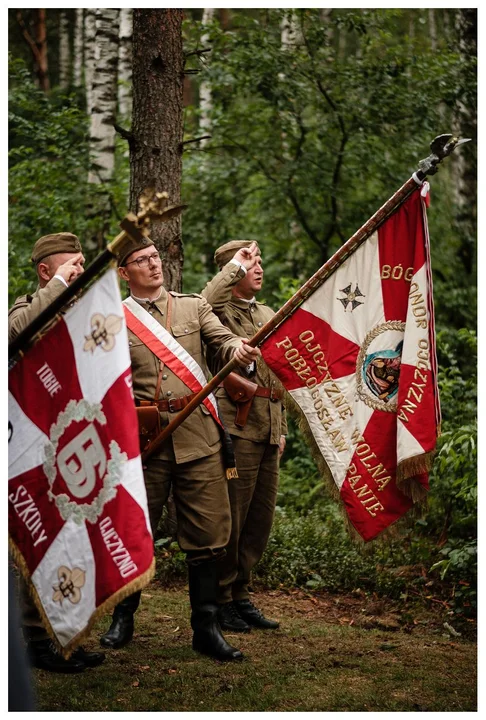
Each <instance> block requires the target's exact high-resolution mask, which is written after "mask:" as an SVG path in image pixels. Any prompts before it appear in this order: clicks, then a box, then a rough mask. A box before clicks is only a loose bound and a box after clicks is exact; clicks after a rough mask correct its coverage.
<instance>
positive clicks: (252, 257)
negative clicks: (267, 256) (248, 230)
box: [233, 242, 260, 270]
mask: <svg viewBox="0 0 486 720" xmlns="http://www.w3.org/2000/svg"><path fill="white" fill-rule="evenodd" d="M258 257H260V248H259V247H258V245H257V244H256V242H252V244H251V245H250V247H247V248H246V247H245V248H240V249H239V250H238V252H237V253H235V255H234V256H233V260H237V261H238V262H240V263H241V264H242V265H243V266H244V267H245V268H246V270H250V269H251V268H252V267H253V265H255V263H256V261H257V258H258Z"/></svg>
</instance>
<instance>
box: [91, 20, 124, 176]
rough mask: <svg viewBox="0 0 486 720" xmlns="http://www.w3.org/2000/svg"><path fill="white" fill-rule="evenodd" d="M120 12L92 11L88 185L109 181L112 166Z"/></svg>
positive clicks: (113, 164)
mask: <svg viewBox="0 0 486 720" xmlns="http://www.w3.org/2000/svg"><path fill="white" fill-rule="evenodd" d="M119 13H120V11H119V10H117V9H113V8H104V9H102V10H96V38H95V69H94V73H93V95H92V110H91V123H90V172H89V176H88V182H90V183H102V182H106V181H107V180H111V178H112V176H113V169H114V167H115V128H114V124H115V118H116V100H117V65H118V30H119Z"/></svg>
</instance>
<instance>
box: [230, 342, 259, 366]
mask: <svg viewBox="0 0 486 720" xmlns="http://www.w3.org/2000/svg"><path fill="white" fill-rule="evenodd" d="M249 342H250V341H249V340H247V339H246V338H241V345H240V347H239V348H236V350H235V353H234V355H233V357H234V358H235V359H236V360H237V362H238V365H239V366H240V367H246V366H247V365H249V364H250V363H252V362H255V360H256V359H257V357H258V356H259V355H261V352H260V350H259V348H254V347H252V346H251V345H248V343H249Z"/></svg>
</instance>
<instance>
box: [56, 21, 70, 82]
mask: <svg viewBox="0 0 486 720" xmlns="http://www.w3.org/2000/svg"><path fill="white" fill-rule="evenodd" d="M70 60H71V58H70V53H69V23H68V19H67V15H66V13H65V12H61V14H60V15H59V87H60V88H61V90H68V88H69V70H70Z"/></svg>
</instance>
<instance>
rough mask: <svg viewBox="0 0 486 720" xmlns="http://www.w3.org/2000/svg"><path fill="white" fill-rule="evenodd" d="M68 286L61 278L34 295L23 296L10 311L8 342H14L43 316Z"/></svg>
mask: <svg viewBox="0 0 486 720" xmlns="http://www.w3.org/2000/svg"><path fill="white" fill-rule="evenodd" d="M65 289H66V285H65V284H64V283H63V281H62V280H59V278H56V277H54V278H52V279H51V280H49V282H48V283H47V285H46V286H45V287H43V288H40V287H38V288H37V290H36V291H35V292H34V293H33V295H22V296H21V297H18V298H17V299H16V301H15V303H14V304H13V305H12V307H11V308H10V310H9V311H8V341H9V342H12V340H14V339H15V338H16V337H17V335H20V333H21V332H22V330H24V329H25V328H26V327H27V325H30V323H31V322H32V321H33V320H34V319H35V318H36V317H37V316H38V315H40V314H41V312H42V311H43V310H45V308H46V307H47V306H48V305H50V304H51V302H52V301H53V300H55V299H56V298H57V296H58V295H60V294H61V293H62V292H63V291H64V290H65Z"/></svg>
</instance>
